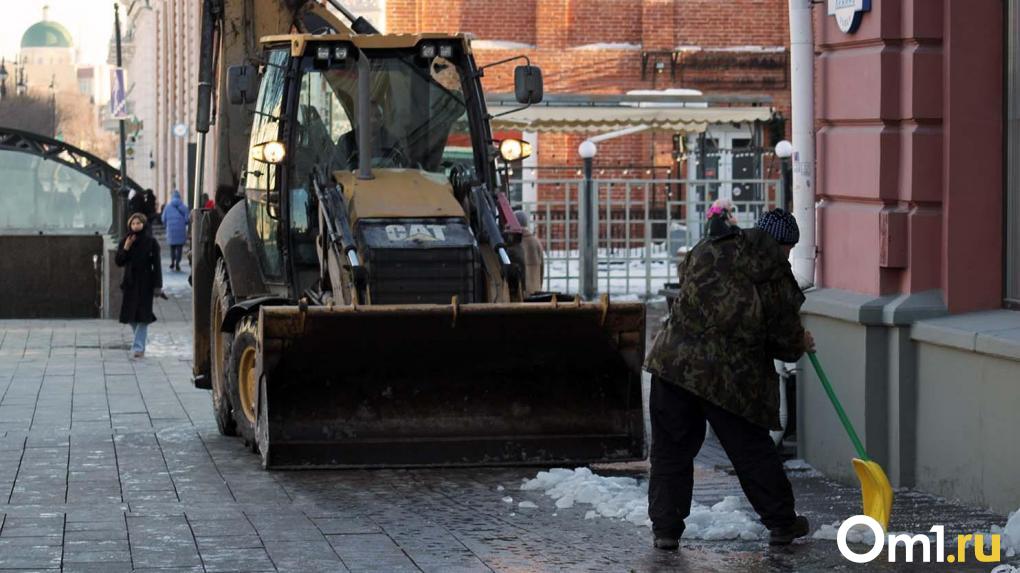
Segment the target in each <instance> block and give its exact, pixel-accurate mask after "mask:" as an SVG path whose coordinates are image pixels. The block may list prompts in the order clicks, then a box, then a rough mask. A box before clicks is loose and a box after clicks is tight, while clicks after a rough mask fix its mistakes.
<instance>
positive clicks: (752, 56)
mask: <svg viewBox="0 0 1020 573" xmlns="http://www.w3.org/2000/svg"><path fill="white" fill-rule="evenodd" d="M386 12H387V14H386V22H387V28H388V31H389V32H398V33H399V32H419V31H442V32H470V33H472V34H474V36H475V37H476V40H477V42H476V44H477V45H476V48H475V52H476V57H477V59H478V61H479V62H480V63H482V64H484V63H486V62H492V61H496V60H498V59H503V58H507V57H510V56H513V55H517V54H525V55H527V56H529V57H530V58H531V60H532V62H533V63H534V64H536V65H538V66H540V67H541V68H542V70H543V73H544V75H545V87H546V93H547V94H556V93H610V94H621V93H624V92H626V91H628V90H635V89H653V88H655V89H664V88H671V87H676V88H680V87H682V88H694V89H700V90H702V91H704V92H705V93H747V94H768V95H771V96H772V97H773V98H774V101H775V107H776V108H777V109H778V110H780V111H781V112H782V113H783V115H784V116H785V117H789V116H790V114H789V101H790V96H789V83H788V78H787V74H788V71H787V69H788V66H789V63H788V60H787V54H788V48H789V33H788V17H787V2H786V0H741V1H740V2H732V1H725V0H519V1H517V2H512V3H507V2H502V1H499V0H388V1H387V3H386ZM493 42H513V43H516V44H520V45H521V47H519V48H512V49H505V48H502V49H495V47H494V46H493V44H492V43H493ZM496 46H503V44H496ZM680 47H687V48H688V49H686V50H685V51H683V52H682V56H680V59H679V61H678V63H677V69H676V73H675V76H676V77H675V79H674V78H673V74H672V73H671V67H672V66H671V63H672V60H671V54H672V52H674V50H677V49H678V48H680ZM696 48H700V49H701V50H700V51H698V50H697V49H696ZM759 48H764V50H761V49H759ZM777 51H778V53H777ZM655 52H658V54H656V53H655ZM646 53H647V54H648V65H647V68H648V69H646V70H645V78H644V79H642V60H643V55H644V54H646ZM656 61H660V62H662V66H663V68H662V69H661V71H659V72H658V73H655V72H654V69H655V62H656ZM512 72H513V66H512V65H506V66H497V67H495V68H492V69H490V70H486V76H485V79H484V83H485V88H486V90H487V91H488V92H489V93H508V92H510V91H512ZM653 76H654V77H653ZM581 140H582V138H581V137H579V136H567V135H556V134H543V135H542V136H541V145H540V146H539V149H540V164H541V165H543V166H554V165H555V166H564V165H570V166H573V165H578V164H579V162H580V160H579V159H578V158H577V151H576V150H577V145H578V144H579V143H580V142H581ZM653 149H654V152H653ZM671 151H672V141H671V137H670V135H669V134H658V135H655V136H653V135H649V134H645V135H638V136H630V137H627V138H625V139H622V140H620V141H619V142H618V143H617V142H613V143H608V142H607V144H605V145H604V146H600V151H599V164H600V165H602V166H604V167H614V166H619V167H621V168H622V167H623V166H634V165H637V166H645V167H647V166H650V165H653V161H654V165H655V166H657V167H658V168H659V170H658V172H657V173H658V175H659V176H660V177H661V176H664V175H665V169H666V168H668V167H669V166H670V165H671V159H670V153H671ZM653 158H654V159H653Z"/></svg>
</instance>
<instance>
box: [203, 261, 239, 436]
mask: <svg viewBox="0 0 1020 573" xmlns="http://www.w3.org/2000/svg"><path fill="white" fill-rule="evenodd" d="M210 300H211V303H212V312H211V313H210V316H211V320H210V322H209V352H210V355H211V356H210V358H211V360H210V364H211V368H210V370H211V375H212V381H211V386H212V405H213V416H214V417H215V418H216V428H217V429H219V431H220V433H221V434H223V435H224V436H236V435H237V424H236V423H235V422H234V417H233V415H232V414H231V412H230V410H231V408H230V399H229V398H228V396H227V361H228V360H229V359H230V347H231V345H232V344H233V341H234V335H233V334H228V333H226V332H220V324H222V323H223V317H224V316H225V315H226V313H227V310H229V309H230V307H231V306H233V304H234V295H233V293H232V292H231V290H230V279H229V278H228V277H227V265H226V263H224V262H223V259H219V260H217V261H216V277H215V278H214V279H213V286H212V298H211V299H210Z"/></svg>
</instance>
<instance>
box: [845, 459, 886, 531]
mask: <svg viewBox="0 0 1020 573" xmlns="http://www.w3.org/2000/svg"><path fill="white" fill-rule="evenodd" d="M853 463H854V471H855V472H857V479H859V480H861V497H862V498H863V501H864V515H867V516H868V517H870V518H872V519H874V520H875V521H877V522H879V523H881V524H882V529H884V530H886V531H888V530H889V516H890V515H891V514H892V502H893V493H892V486H891V485H889V478H888V477H886V475H885V471H883V470H882V466H880V465H878V464H877V463H875V462H873V461H870V460H869V461H864V460H862V459H860V458H854V459H853Z"/></svg>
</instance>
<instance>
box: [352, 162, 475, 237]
mask: <svg viewBox="0 0 1020 573" xmlns="http://www.w3.org/2000/svg"><path fill="white" fill-rule="evenodd" d="M372 173H373V175H374V176H375V178H374V179H368V180H361V179H358V177H357V175H356V174H355V173H352V172H350V171H337V172H336V173H334V176H335V177H336V180H337V181H338V182H339V183H340V184H341V185H342V186H343V192H344V196H345V197H346V199H347V201H348V203H347V204H348V209H349V210H350V213H351V224H352V225H354V224H355V223H356V222H357V221H358V220H359V219H431V218H449V217H459V218H464V209H463V208H462V207H461V205H460V203H458V202H457V200H456V199H455V198H454V196H453V187H452V186H451V185H450V181H449V180H448V179H447V178H446V177H444V176H443V175H439V174H436V173H427V172H424V171H419V170H416V169H373V170H372Z"/></svg>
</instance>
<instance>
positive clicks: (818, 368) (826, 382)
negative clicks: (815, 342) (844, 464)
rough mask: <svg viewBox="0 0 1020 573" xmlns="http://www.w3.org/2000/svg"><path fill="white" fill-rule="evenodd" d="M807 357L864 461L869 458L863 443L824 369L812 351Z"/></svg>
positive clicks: (858, 454)
mask: <svg viewBox="0 0 1020 573" xmlns="http://www.w3.org/2000/svg"><path fill="white" fill-rule="evenodd" d="M808 358H810V359H811V364H812V365H813V366H814V367H815V373H816V374H818V379H819V380H821V381H822V387H823V388H825V393H826V394H828V395H829V400H831V401H832V406H833V407H834V408H836V414H838V415H839V421H840V422H842V423H843V428H845V429H846V433H847V435H849V436H850V441H851V442H853V443H854V448H855V449H856V450H857V457H859V458H861V459H862V460H864V461H868V460H869V459H870V458H868V453H867V452H865V451H864V444H862V443H861V439H860V438H858V437H857V432H855V431H854V426H853V424H851V423H850V418H848V417H847V415H846V412H844V411H843V406H842V404H840V403H839V398H837V397H836V393H835V392H834V391H833V390H832V384H829V377H828V376H826V375H825V371H824V370H822V365H821V364H819V363H818V357H817V356H815V353H814V352H808Z"/></svg>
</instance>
